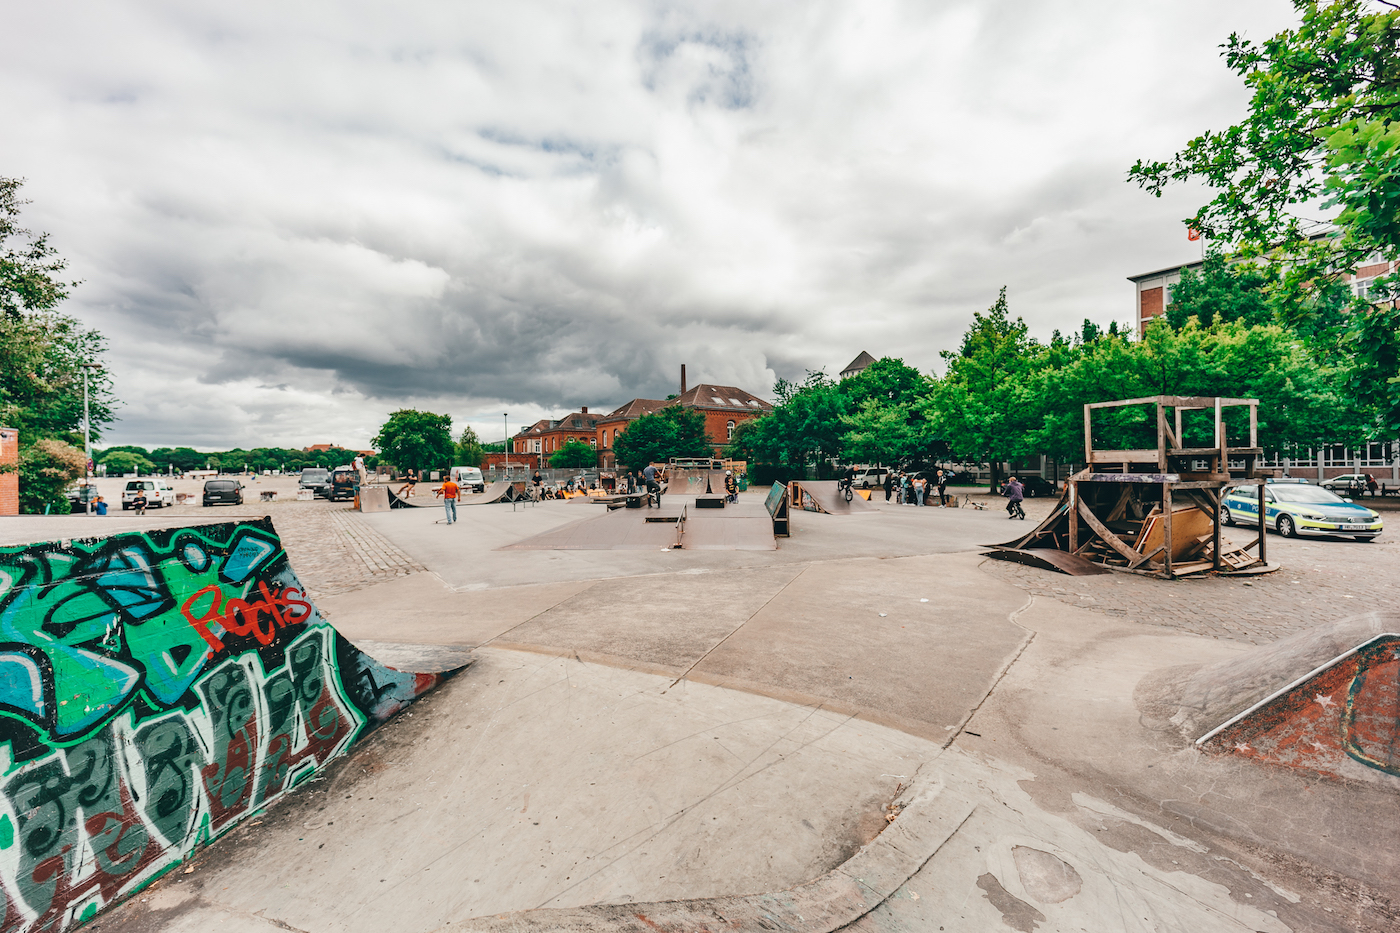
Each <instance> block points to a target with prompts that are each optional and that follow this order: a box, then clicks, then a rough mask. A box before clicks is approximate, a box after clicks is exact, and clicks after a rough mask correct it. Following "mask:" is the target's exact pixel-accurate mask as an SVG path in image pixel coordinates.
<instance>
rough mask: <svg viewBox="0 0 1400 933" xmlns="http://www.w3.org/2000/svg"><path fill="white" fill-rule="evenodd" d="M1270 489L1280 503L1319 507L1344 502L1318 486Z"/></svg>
mask: <svg viewBox="0 0 1400 933" xmlns="http://www.w3.org/2000/svg"><path fill="white" fill-rule="evenodd" d="M1269 489H1270V491H1271V492H1272V493H1273V494H1274V498H1275V499H1277V500H1278V501H1280V502H1311V503H1315V504H1317V505H1337V504H1339V503H1341V502H1342V498H1341V496H1338V495H1337V494H1336V493H1335V492H1331V491H1329V490H1326V489H1322V488H1321V487H1318V486H1302V485H1298V486H1271V487H1269Z"/></svg>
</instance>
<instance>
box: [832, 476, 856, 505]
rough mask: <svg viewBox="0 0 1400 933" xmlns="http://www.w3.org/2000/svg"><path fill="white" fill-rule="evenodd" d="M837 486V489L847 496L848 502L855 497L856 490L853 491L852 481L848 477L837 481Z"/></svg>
mask: <svg viewBox="0 0 1400 933" xmlns="http://www.w3.org/2000/svg"><path fill="white" fill-rule="evenodd" d="M836 486H837V491H838V492H840V493H841V494H842V495H844V496H845V497H846V501H847V502H850V501H851V500H852V499H854V498H855V492H854V491H852V489H851V481H850V480H848V479H843V480H840V481H838V482H837V484H836Z"/></svg>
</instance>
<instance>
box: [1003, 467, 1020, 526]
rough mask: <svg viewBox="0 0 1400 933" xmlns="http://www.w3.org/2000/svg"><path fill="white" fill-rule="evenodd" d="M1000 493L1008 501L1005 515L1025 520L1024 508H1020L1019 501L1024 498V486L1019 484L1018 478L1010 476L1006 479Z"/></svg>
mask: <svg viewBox="0 0 1400 933" xmlns="http://www.w3.org/2000/svg"><path fill="white" fill-rule="evenodd" d="M1001 494H1002V495H1004V496H1006V498H1007V499H1008V500H1010V501H1008V502H1007V503H1006V517H1007V518H1019V519H1020V520H1021V521H1025V520H1026V510H1025V509H1023V508H1021V501H1022V500H1023V499H1025V498H1026V487H1025V486H1022V485H1021V482H1020V480H1018V479H1016V477H1014V476H1013V477H1011V478H1010V479H1008V480H1007V481H1006V485H1005V486H1003V487H1001Z"/></svg>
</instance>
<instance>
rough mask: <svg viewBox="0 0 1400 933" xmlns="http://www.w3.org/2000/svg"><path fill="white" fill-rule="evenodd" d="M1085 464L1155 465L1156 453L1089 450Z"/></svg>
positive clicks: (1149, 451)
mask: <svg viewBox="0 0 1400 933" xmlns="http://www.w3.org/2000/svg"><path fill="white" fill-rule="evenodd" d="M1086 462H1087V463H1156V462H1157V451H1155V450H1151V449H1146V448H1144V449H1142V450H1091V451H1089V456H1088V459H1087V460H1086Z"/></svg>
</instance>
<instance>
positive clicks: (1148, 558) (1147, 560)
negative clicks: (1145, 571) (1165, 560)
mask: <svg viewBox="0 0 1400 933" xmlns="http://www.w3.org/2000/svg"><path fill="white" fill-rule="evenodd" d="M1166 547H1167V546H1166V545H1165V544H1162V545H1158V547H1157V550H1155V551H1153V552H1152V553H1151V554H1142V555H1139V557H1138V559H1137V560H1135V561H1130V562H1129V563H1128V569H1129V570H1133V569H1135V568H1137V567H1140V566H1142V565H1143V564H1147V565H1149V566H1152V558H1154V557H1156V556H1157V555H1158V554H1160V553H1162V551H1164V550H1165V549H1166Z"/></svg>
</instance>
